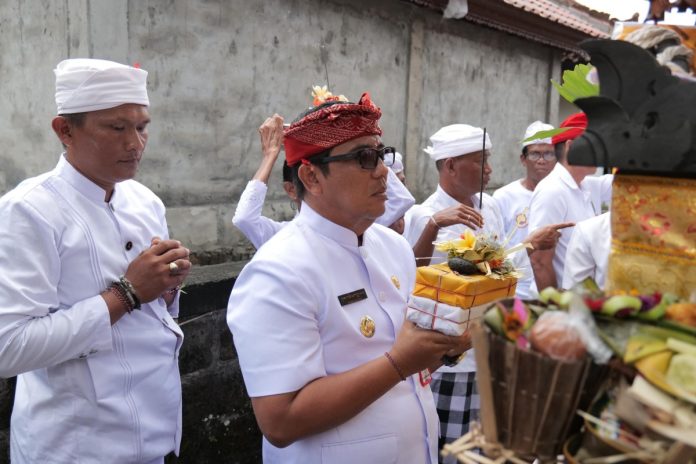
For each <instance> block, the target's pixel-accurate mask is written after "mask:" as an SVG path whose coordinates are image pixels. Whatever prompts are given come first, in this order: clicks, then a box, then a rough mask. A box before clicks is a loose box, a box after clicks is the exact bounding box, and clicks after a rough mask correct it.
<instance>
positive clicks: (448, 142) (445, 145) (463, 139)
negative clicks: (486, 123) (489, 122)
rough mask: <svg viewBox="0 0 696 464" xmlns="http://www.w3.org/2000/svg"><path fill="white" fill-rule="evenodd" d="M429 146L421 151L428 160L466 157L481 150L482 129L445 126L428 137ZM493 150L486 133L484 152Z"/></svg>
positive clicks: (460, 125) (455, 125)
mask: <svg viewBox="0 0 696 464" xmlns="http://www.w3.org/2000/svg"><path fill="white" fill-rule="evenodd" d="M430 143H431V145H430V146H428V147H427V148H425V149H423V151H424V152H426V153H427V154H428V155H430V158H432V159H433V160H434V161H438V160H441V159H446V158H454V157H455V156H461V155H467V154H469V153H476V152H479V151H481V150H483V129H481V128H479V127H474V126H470V125H468V124H452V125H450V126H445V127H443V128H442V129H440V130H439V131H437V132H435V133H434V134H433V135H432V136H431V137H430ZM491 148H493V144H492V143H491V138H490V137H489V135H488V133H487V132H486V150H490V149H491Z"/></svg>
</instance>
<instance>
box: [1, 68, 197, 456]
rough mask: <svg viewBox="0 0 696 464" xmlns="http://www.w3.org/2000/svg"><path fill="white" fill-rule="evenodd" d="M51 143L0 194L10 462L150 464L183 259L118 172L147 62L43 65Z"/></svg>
mask: <svg viewBox="0 0 696 464" xmlns="http://www.w3.org/2000/svg"><path fill="white" fill-rule="evenodd" d="M55 72H56V104H57V107H58V116H56V117H55V118H54V119H53V121H52V127H53V130H54V132H55V133H56V135H57V136H58V139H59V140H60V142H61V143H62V144H63V146H64V147H65V153H63V154H62V155H61V156H60V159H59V161H58V165H57V166H56V167H55V169H54V170H53V171H51V172H48V173H45V174H43V175H41V176H38V177H34V178H32V179H28V180H26V181H24V182H22V183H21V184H20V185H18V186H17V188H15V189H14V190H12V191H11V192H9V193H8V194H7V195H5V196H3V197H2V198H1V199H0V224H2V226H1V227H0V269H2V279H0V376H2V377H10V376H13V375H18V377H17V391H16V394H15V402H14V410H13V411H12V424H11V429H10V440H11V445H10V448H11V459H12V463H13V464H48V463H50V464H126V463H127V464H134V463H137V464H162V463H163V462H164V457H165V456H166V455H167V454H169V453H170V452H172V451H175V452H176V451H177V450H178V447H179V441H180V437H181V382H180V378H179V365H178V353H179V348H180V347H181V343H182V341H183V334H182V332H181V329H179V327H178V325H177V324H176V322H175V321H174V319H173V317H176V316H177V315H178V311H179V303H178V293H179V292H178V290H179V286H180V285H181V283H182V281H183V280H184V278H185V277H186V274H188V271H189V269H190V268H191V263H190V261H189V260H188V255H189V252H188V250H187V249H186V248H184V247H183V246H181V243H179V242H177V241H175V240H167V223H166V221H165V218H164V205H163V204H162V202H161V201H160V199H159V198H157V196H155V194H154V193H152V192H151V191H150V190H149V189H148V188H147V187H145V186H144V185H142V184H140V183H138V182H136V181H134V180H132V179H133V177H134V176H135V174H136V172H137V170H138V166H139V164H140V160H141V158H142V156H143V151H144V150H145V145H146V143H147V134H148V132H147V128H148V124H149V123H150V115H149V113H148V106H149V99H148V96H147V89H146V78H147V72H145V71H144V70H142V69H136V68H132V67H130V66H124V65H121V64H118V63H114V62H111V61H104V60H93V59H73V60H65V61H63V62H61V63H60V64H59V65H58V67H57V68H56V71H55Z"/></svg>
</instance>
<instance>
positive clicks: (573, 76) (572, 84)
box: [551, 64, 599, 103]
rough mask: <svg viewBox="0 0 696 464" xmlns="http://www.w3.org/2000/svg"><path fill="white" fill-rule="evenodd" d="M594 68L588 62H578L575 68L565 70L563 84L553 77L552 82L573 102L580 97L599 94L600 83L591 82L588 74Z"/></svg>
mask: <svg viewBox="0 0 696 464" xmlns="http://www.w3.org/2000/svg"><path fill="white" fill-rule="evenodd" d="M591 70H592V66H590V65H587V64H577V65H575V68H573V70H572V71H571V70H569V69H568V70H566V71H563V84H562V85H561V84H559V83H558V82H556V81H554V80H553V79H551V83H552V84H553V86H554V87H555V88H556V90H558V93H559V94H560V95H561V97H563V98H565V99H566V100H568V101H569V102H570V103H573V102H574V101H575V100H577V99H578V98H587V97H596V96H599V85H598V84H594V83H592V82H590V81H589V80H588V79H587V75H588V74H589V73H590V71H591Z"/></svg>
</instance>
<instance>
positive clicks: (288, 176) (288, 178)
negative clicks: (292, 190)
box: [283, 160, 292, 182]
mask: <svg viewBox="0 0 696 464" xmlns="http://www.w3.org/2000/svg"><path fill="white" fill-rule="evenodd" d="M283 182H292V169H291V168H290V166H288V160H285V161H283Z"/></svg>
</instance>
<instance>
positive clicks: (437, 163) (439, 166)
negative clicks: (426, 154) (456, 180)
mask: <svg viewBox="0 0 696 464" xmlns="http://www.w3.org/2000/svg"><path fill="white" fill-rule="evenodd" d="M445 160H446V158H444V159H439V160H437V161H435V167H436V168H437V172H440V171H442V165H444V164H445Z"/></svg>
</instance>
